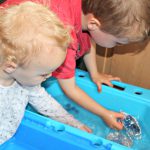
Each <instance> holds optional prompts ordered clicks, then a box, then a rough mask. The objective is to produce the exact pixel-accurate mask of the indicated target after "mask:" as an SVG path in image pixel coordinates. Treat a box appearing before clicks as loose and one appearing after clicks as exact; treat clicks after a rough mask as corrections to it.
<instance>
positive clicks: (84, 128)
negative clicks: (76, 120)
mask: <svg viewBox="0 0 150 150" xmlns="http://www.w3.org/2000/svg"><path fill="white" fill-rule="evenodd" d="M79 129H81V130H84V131H86V132H88V133H92V130H91V129H90V128H89V127H87V126H86V125H83V126H81V127H80V128H79Z"/></svg>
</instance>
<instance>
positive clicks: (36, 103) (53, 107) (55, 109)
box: [28, 86, 91, 132]
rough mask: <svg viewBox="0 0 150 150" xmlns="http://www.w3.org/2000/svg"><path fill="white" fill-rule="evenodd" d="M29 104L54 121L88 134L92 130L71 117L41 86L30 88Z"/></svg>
mask: <svg viewBox="0 0 150 150" xmlns="http://www.w3.org/2000/svg"><path fill="white" fill-rule="evenodd" d="M28 90H30V96H29V103H30V104H31V105H32V106H33V107H34V108H35V109H36V110H37V111H38V112H39V113H40V114H43V115H45V116H48V117H50V118H52V119H54V120H57V121H60V122H63V123H65V124H69V125H71V126H74V127H76V128H80V129H82V130H85V131H87V132H91V130H90V129H89V128H88V127H86V126H85V125H83V124H82V123H81V122H79V121H78V120H76V119H75V118H74V117H73V116H72V115H70V114H69V113H68V112H67V111H66V110H65V109H64V108H63V107H62V106H61V105H60V104H59V103H58V102H57V101H56V100H55V99H54V98H52V97H51V96H50V95H49V94H48V93H47V92H46V91H45V89H44V88H42V87H41V86H36V87H29V88H28Z"/></svg>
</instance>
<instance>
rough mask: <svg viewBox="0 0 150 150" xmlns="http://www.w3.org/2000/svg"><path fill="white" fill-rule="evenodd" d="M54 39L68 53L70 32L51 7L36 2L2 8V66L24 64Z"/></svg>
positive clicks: (0, 16)
mask: <svg viewBox="0 0 150 150" xmlns="http://www.w3.org/2000/svg"><path fill="white" fill-rule="evenodd" d="M50 40H54V41H56V44H57V45H58V47H61V48H62V50H63V51H64V52H65V50H66V48H67V47H68V44H69V43H70V42H71V38H70V33H69V30H68V29H67V28H66V27H64V24H63V23H62V22H61V21H60V20H59V19H58V17H57V16H56V15H55V14H54V13H53V12H51V11H50V10H49V9H48V8H46V7H45V6H43V5H41V4H37V3H33V2H23V3H21V4H19V5H14V6H10V7H8V8H1V9H0V64H2V63H3V62H5V61H15V63H18V64H21V63H24V62H23V60H26V59H27V57H28V56H33V55H35V54H38V52H39V51H42V49H43V47H44V46H45V47H46V46H47V47H48V46H51V45H48V44H47V43H48V41H50Z"/></svg>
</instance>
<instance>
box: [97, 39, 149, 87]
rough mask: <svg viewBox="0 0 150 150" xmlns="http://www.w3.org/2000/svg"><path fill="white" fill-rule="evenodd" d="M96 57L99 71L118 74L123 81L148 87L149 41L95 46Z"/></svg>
mask: <svg viewBox="0 0 150 150" xmlns="http://www.w3.org/2000/svg"><path fill="white" fill-rule="evenodd" d="M135 51H140V52H139V53H135ZM96 58H97V65H98V70H99V71H100V72H104V73H108V74H112V75H114V76H119V77H120V78H121V79H122V81H123V82H126V83H130V84H133V85H137V86H141V87H144V88H149V89H150V42H149V41H145V42H141V43H135V44H130V45H126V46H118V47H115V48H113V49H105V48H101V47H99V46H97V57H96Z"/></svg>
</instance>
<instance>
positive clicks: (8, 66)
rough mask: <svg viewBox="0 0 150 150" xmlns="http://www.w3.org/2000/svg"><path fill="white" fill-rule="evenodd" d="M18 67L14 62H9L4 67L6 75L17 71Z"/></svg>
mask: <svg viewBox="0 0 150 150" xmlns="http://www.w3.org/2000/svg"><path fill="white" fill-rule="evenodd" d="M17 67H18V65H17V64H16V63H14V62H12V61H7V62H5V63H4V65H3V70H4V71H5V72H6V73H8V74H11V73H13V72H14V71H15V70H16V69H17Z"/></svg>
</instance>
